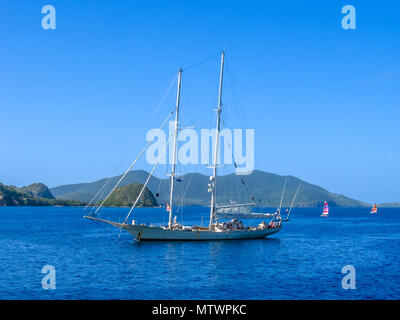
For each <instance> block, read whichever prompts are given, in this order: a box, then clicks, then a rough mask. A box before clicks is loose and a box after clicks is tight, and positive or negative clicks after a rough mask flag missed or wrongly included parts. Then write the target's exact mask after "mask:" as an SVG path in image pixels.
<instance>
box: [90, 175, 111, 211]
mask: <svg viewBox="0 0 400 320" xmlns="http://www.w3.org/2000/svg"><path fill="white" fill-rule="evenodd" d="M110 180H111V177H108V179H107V181H106V182H105V183H104V184H103V186H102V187H101V188H100V189H99V191H97V193H96V194H95V195H94V197H93V198H92V200H90V202H89V203H88V204H87V205H86V207H85V209H84V210H86V209H87V208H88V207H91V206H92V204H93V207H94V206H95V205H96V203H97V202H98V200H97V201H94V200H95V199H96V198H97V196H98V195H99V194H100V193H101V192H102V191H103V189H104V187H105V186H106V184H107V183H108V182H109V181H110Z"/></svg>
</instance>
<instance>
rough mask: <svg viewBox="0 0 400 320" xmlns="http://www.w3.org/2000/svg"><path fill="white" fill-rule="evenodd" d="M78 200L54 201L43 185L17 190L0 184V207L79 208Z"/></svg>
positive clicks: (80, 203) (37, 184)
mask: <svg viewBox="0 0 400 320" xmlns="http://www.w3.org/2000/svg"><path fill="white" fill-rule="evenodd" d="M82 204H83V203H82V202H81V201H79V200H66V199H55V198H54V196H53V195H52V193H51V192H50V190H49V189H48V188H47V187H46V186H45V185H44V184H43V183H34V184H31V185H29V186H27V187H22V188H17V187H15V186H6V185H4V184H2V183H0V206H79V205H82Z"/></svg>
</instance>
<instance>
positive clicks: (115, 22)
mask: <svg viewBox="0 0 400 320" xmlns="http://www.w3.org/2000/svg"><path fill="white" fill-rule="evenodd" d="M46 4H52V5H53V6H54V7H55V8H56V21H57V24H56V30H47V31H45V30H43V29H42V28H41V19H42V17H43V14H42V13H41V8H42V6H44V5H46ZM346 4H351V5H353V6H354V7H355V8H356V17H357V20H356V21H357V29H356V30H344V29H342V27H341V19H342V17H343V14H342V13H341V8H342V7H343V6H344V5H346ZM399 12H400V4H399V3H398V2H396V1H380V2H376V1H350V2H348V1H334V0H330V1H279V2H278V1H109V2H107V3H106V2H105V1H53V0H51V1H1V3H0V38H1V47H0V70H1V72H0V88H1V89H0V111H1V122H0V123H1V127H2V139H1V157H0V181H1V182H3V183H5V184H14V185H17V186H22V185H27V184H30V183H32V182H37V181H41V182H43V183H45V184H47V185H48V186H57V185H60V184H67V183H77V182H87V181H92V180H96V179H99V178H102V177H105V176H109V175H115V174H118V173H120V172H121V171H123V168H125V167H127V165H128V164H129V161H130V160H133V159H134V157H135V155H136V153H137V152H138V150H140V148H141V147H142V146H143V144H144V137H145V133H146V131H147V130H148V129H150V128H156V127H158V126H159V124H160V123H161V121H162V120H163V119H164V118H165V115H166V113H167V112H168V111H169V110H170V109H171V106H173V103H174V95H175V86H173V87H172V89H171V91H170V92H169V94H168V96H167V99H166V100H165V103H164V104H163V105H162V106H161V107H160V108H158V109H157V112H155V113H154V112H153V111H154V109H156V107H157V105H158V104H159V103H160V100H161V99H162V97H163V95H164V93H165V92H166V89H167V88H168V87H169V85H170V83H171V80H173V78H174V76H175V75H176V72H177V69H178V67H180V66H183V67H185V66H189V65H192V64H193V63H196V62H198V61H200V60H202V59H203V58H205V57H208V56H210V55H213V54H214V53H216V52H218V51H220V50H221V49H225V50H226V52H227V64H228V68H227V69H229V73H228V72H227V80H226V85H225V88H226V91H225V92H226V98H225V105H226V109H227V112H231V115H232V116H234V115H236V114H237V113H235V112H236V111H235V108H238V104H237V103H236V105H235V100H234V99H233V97H234V96H233V93H232V92H230V91H229V88H231V87H230V83H231V81H232V83H234V87H235V88H236V89H237V93H238V96H239V97H240V102H241V104H240V106H241V109H242V111H243V113H244V115H245V120H243V121H244V123H245V124H246V126H247V127H249V128H254V129H255V143H256V169H261V170H264V171H268V172H273V173H278V174H284V175H286V174H290V175H294V176H297V177H299V178H301V179H304V180H306V181H308V182H311V183H315V184H318V185H321V186H323V187H324V188H326V189H328V190H330V191H332V192H336V193H342V194H345V195H347V196H350V197H354V198H357V199H360V200H363V201H367V202H375V201H376V202H384V201H400V193H399V190H400V182H399V179H400V169H399V163H400V148H399V146H400V142H399V141H400V130H399V119H400V111H399V102H400V99H399V92H400V68H399V64H400V62H399V53H400V50H399V49H400V48H399V46H400V45H399V35H400V23H399V15H400V13H399ZM218 68H219V58H218V57H217V58H214V59H211V60H210V61H208V62H207V63H204V64H203V65H201V66H199V67H197V68H193V69H191V70H190V72H189V71H188V72H187V73H184V78H183V86H184V89H183V97H182V110H183V111H182V112H183V115H182V119H183V123H184V124H185V125H191V123H190V122H191V120H195V121H194V122H196V125H198V126H202V127H212V126H213V125H214V114H213V112H212V110H213V108H214V107H215V105H216V92H217V85H218ZM137 168H143V169H146V170H149V168H150V167H149V166H148V165H146V163H144V162H141V163H139V166H138V167H137ZM204 170H205V169H199V171H200V172H207V171H204ZM161 174H162V173H160V172H159V175H161Z"/></svg>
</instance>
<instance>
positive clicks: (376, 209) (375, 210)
mask: <svg viewBox="0 0 400 320" xmlns="http://www.w3.org/2000/svg"><path fill="white" fill-rule="evenodd" d="M370 213H378V207H377V206H376V203H375V204H374V206H373V207H372V209H371V212H370Z"/></svg>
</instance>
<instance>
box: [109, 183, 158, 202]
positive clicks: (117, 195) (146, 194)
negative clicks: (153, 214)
mask: <svg viewBox="0 0 400 320" xmlns="http://www.w3.org/2000/svg"><path fill="white" fill-rule="evenodd" d="M142 188H143V184H141V183H132V184H128V185H126V186H123V187H119V188H117V189H115V191H114V192H113V193H112V194H111V196H110V197H109V198H108V199H107V201H106V202H104V206H105V207H128V206H132V204H133V203H134V202H135V200H136V198H137V197H138V195H139V194H140V191H141V190H142ZM137 206H139V207H155V206H158V204H157V201H156V199H155V198H154V195H153V193H152V192H151V191H150V190H149V189H148V188H147V187H146V188H145V189H144V191H143V194H142V196H141V197H140V200H139V202H138V204H137Z"/></svg>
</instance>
